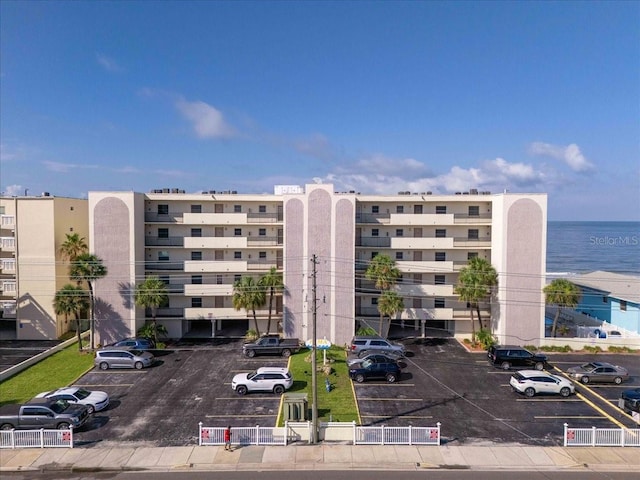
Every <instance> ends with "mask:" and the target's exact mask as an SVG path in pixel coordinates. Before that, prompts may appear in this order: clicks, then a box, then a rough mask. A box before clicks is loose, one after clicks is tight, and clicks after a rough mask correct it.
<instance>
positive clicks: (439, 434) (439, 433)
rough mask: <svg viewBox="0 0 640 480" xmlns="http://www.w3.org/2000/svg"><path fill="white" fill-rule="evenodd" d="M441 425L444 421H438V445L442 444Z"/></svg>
mask: <svg viewBox="0 0 640 480" xmlns="http://www.w3.org/2000/svg"><path fill="white" fill-rule="evenodd" d="M440 425H442V423H440V422H437V423H436V426H437V427H438V445H440V437H441V430H440Z"/></svg>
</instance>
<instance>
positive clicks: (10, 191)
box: [4, 185, 24, 197]
mask: <svg viewBox="0 0 640 480" xmlns="http://www.w3.org/2000/svg"><path fill="white" fill-rule="evenodd" d="M4 194H5V195H7V196H9V197H17V196H20V195H23V194H24V187H23V186H22V185H7V186H6V188H5V191H4Z"/></svg>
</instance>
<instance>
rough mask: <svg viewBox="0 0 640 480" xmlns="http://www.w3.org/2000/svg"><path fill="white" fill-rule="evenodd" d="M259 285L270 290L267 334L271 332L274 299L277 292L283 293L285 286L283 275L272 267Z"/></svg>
mask: <svg viewBox="0 0 640 480" xmlns="http://www.w3.org/2000/svg"><path fill="white" fill-rule="evenodd" d="M259 283H260V285H261V286H263V287H264V288H265V289H267V290H269V317H268V319H267V333H269V332H271V311H272V310H273V298H274V296H275V294H276V292H280V291H282V289H283V287H284V284H283V283H282V274H281V273H279V272H278V270H277V269H276V267H271V269H269V271H268V272H267V273H265V274H264V275H263V276H262V277H260V280H259Z"/></svg>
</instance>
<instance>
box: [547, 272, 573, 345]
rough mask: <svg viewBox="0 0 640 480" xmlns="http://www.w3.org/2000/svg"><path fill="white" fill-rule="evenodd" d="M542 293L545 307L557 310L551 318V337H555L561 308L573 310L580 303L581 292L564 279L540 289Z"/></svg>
mask: <svg viewBox="0 0 640 480" xmlns="http://www.w3.org/2000/svg"><path fill="white" fill-rule="evenodd" d="M542 291H543V292H544V300H545V303H546V304H547V305H556V306H557V307H558V309H557V310H556V314H555V316H554V317H553V326H552V327H551V336H552V337H555V336H556V327H557V326H558V318H559V317H560V311H561V310H562V309H563V308H575V307H576V306H577V305H578V302H579V301H580V297H581V296H582V291H581V290H580V287H578V286H577V285H576V284H575V283H572V282H570V281H569V280H567V279H566V278H557V279H555V280H553V281H552V282H551V283H550V284H549V285H547V286H546V287H544V288H543V289H542Z"/></svg>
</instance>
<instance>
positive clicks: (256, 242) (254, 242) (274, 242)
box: [247, 235, 283, 247]
mask: <svg viewBox="0 0 640 480" xmlns="http://www.w3.org/2000/svg"><path fill="white" fill-rule="evenodd" d="M282 243H283V239H282V237H266V236H255V235H254V236H249V237H247V246H249V247H275V246H278V245H282Z"/></svg>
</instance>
